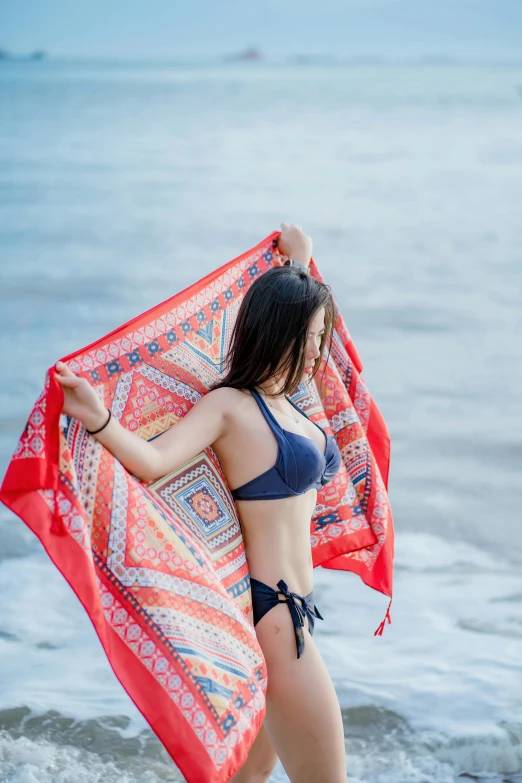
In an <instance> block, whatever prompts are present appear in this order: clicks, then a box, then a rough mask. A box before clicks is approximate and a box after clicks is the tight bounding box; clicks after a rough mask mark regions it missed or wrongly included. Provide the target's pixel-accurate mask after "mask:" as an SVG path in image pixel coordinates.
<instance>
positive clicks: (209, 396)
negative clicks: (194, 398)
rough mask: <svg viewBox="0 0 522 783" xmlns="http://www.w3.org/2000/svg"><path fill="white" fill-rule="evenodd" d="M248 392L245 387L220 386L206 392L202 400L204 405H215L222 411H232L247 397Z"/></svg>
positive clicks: (248, 395)
mask: <svg viewBox="0 0 522 783" xmlns="http://www.w3.org/2000/svg"><path fill="white" fill-rule="evenodd" d="M249 397H250V394H249V392H248V390H247V389H236V388H234V387H233V386H220V387H219V388H217V389H212V390H211V391H209V392H207V393H206V394H205V395H204V397H203V398H202V400H201V401H200V402H202V401H203V400H205V404H206V405H211V406H213V407H214V406H215V407H216V408H219V409H220V410H221V411H222V412H223V413H232V412H234V411H235V410H237V407H238V405H241V403H242V402H243V401H244V400H246V399H248V398H249Z"/></svg>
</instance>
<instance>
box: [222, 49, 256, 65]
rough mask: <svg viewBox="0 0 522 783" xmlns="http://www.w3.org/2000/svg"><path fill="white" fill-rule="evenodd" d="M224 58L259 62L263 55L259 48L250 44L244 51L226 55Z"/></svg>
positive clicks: (235, 60)
mask: <svg viewBox="0 0 522 783" xmlns="http://www.w3.org/2000/svg"><path fill="white" fill-rule="evenodd" d="M223 59H224V61H225V62H259V60H262V59H263V55H262V54H261V52H260V50H259V49H256V48H255V47H254V46H250V47H248V48H247V49H244V50H243V51H242V52H237V53H236V54H228V55H225V57H224V58H223Z"/></svg>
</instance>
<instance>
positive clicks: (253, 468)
mask: <svg viewBox="0 0 522 783" xmlns="http://www.w3.org/2000/svg"><path fill="white" fill-rule="evenodd" d="M230 391H231V392H232V393H233V395H234V400H233V402H234V404H233V414H232V415H231V417H230V421H229V426H228V431H227V434H226V436H224V437H223V438H220V440H219V441H218V442H216V443H215V444H214V450H215V451H216V454H217V456H218V458H219V460H220V463H221V466H222V468H223V472H224V474H225V478H226V479H227V482H228V484H229V486H230V487H232V488H235V487H238V486H241V485H243V484H244V483H246V482H247V481H250V480H251V479H252V478H254V477H256V476H259V475H261V474H262V473H264V472H265V471H266V470H268V469H269V468H271V467H272V466H273V465H275V463H276V460H277V453H278V446H277V441H276V439H275V437H274V435H273V433H272V431H271V430H270V427H269V426H268V424H267V422H266V421H265V419H264V417H263V415H262V413H261V411H260V410H259V408H258V406H257V403H256V402H255V400H254V399H253V397H252V396H251V395H250V394H249V392H243V391H239V390H235V389H231V390H230ZM275 415H276V414H275ZM276 417H277V418H278V420H279V422H280V423H281V425H282V426H283V427H284V428H285V429H287V430H289V431H293V432H296V433H298V434H300V435H304V436H306V437H309V438H310V439H311V440H314V441H315V442H316V443H317V445H318V446H319V448H321V449H322V448H323V447H324V436H323V435H322V433H321V432H320V431H319V430H318V429H317V427H315V426H314V425H313V424H312V423H311V422H309V421H308V420H307V419H306V418H305V417H304V416H303V417H301V416H299V414H298V415H297V418H298V421H297V422H294V421H293V420H292V419H290V418H289V419H288V421H287V420H285V421H283V417H282V416H281V417H280V418H279V417H278V416H276ZM316 499H317V491H316V490H315V489H311V490H309V491H308V492H306V493H305V494H303V495H297V496H293V497H289V498H282V499H278V500H238V501H236V505H237V510H238V514H239V519H240V521H241V527H242V530H243V539H244V542H245V552H246V557H247V561H248V567H249V571H250V576H252V577H253V578H254V579H259V580H260V581H261V582H265V584H267V585H269V586H270V587H273V588H274V589H276V590H277V583H278V582H279V580H280V579H284V580H285V582H286V583H287V584H288V586H289V588H290V590H291V591H292V592H294V593H298V594H299V595H308V593H310V592H311V591H312V589H313V566H312V553H311V546H310V520H311V517H312V514H313V511H314V508H315V504H316Z"/></svg>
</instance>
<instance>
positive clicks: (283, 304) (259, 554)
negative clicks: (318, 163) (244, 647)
mask: <svg viewBox="0 0 522 783" xmlns="http://www.w3.org/2000/svg"><path fill="white" fill-rule="evenodd" d="M281 229H282V230H281V235H280V237H279V249H280V251H281V252H282V253H283V254H284V255H286V256H288V258H289V259H291V264H290V266H285V267H277V268H273V269H270V270H269V271H268V272H266V273H265V274H264V275H262V276H261V277H260V278H258V279H257V280H256V281H255V282H254V283H253V284H252V285H251V287H250V288H249V290H248V292H247V294H246V296H245V298H244V300H243V302H242V305H241V308H240V310H239V314H238V317H237V321H236V324H235V327H234V333H233V336H232V343H231V348H230V352H229V355H228V357H227V367H226V370H227V371H226V374H225V377H224V378H223V380H222V382H221V383H220V384H218V385H217V386H216V387H215V388H214V389H213V390H212V391H210V392H209V393H208V394H206V395H205V396H204V397H203V398H202V399H201V400H200V401H199V402H198V403H197V404H196V405H194V407H193V408H192V409H191V410H190V411H189V412H188V413H187V415H186V416H185V417H184V418H183V419H181V420H180V421H179V422H178V424H176V426H175V427H172V428H171V429H170V430H168V431H167V432H165V433H163V435H162V436H161V437H160V438H156V439H154V440H153V441H150V442H147V441H145V440H143V439H141V438H140V437H138V436H137V435H134V434H133V433H131V432H129V431H128V430H126V429H124V428H123V427H121V425H120V424H119V423H118V422H117V421H115V420H114V419H113V418H111V416H110V413H108V411H107V410H106V409H105V408H104V407H103V405H102V403H101V402H100V399H99V398H98V396H97V395H96V393H95V392H94V390H93V388H92V387H91V386H90V385H89V383H88V381H87V380H86V379H80V378H77V377H76V376H75V375H74V374H73V373H72V372H71V371H70V370H69V369H68V367H67V366H66V365H64V364H63V363H60V362H59V363H58V364H57V365H56V370H57V379H58V381H59V382H60V384H61V385H62V387H63V390H64V412H65V413H66V414H67V415H69V416H74V417H76V418H78V419H80V421H82V423H83V424H84V425H85V427H86V428H87V430H88V431H89V432H90V433H91V434H93V435H95V437H96V438H97V439H98V440H99V441H100V443H102V444H103V445H104V446H105V447H106V448H108V449H109V450H110V451H111V452H112V453H113V454H114V455H115V457H116V458H117V459H118V460H119V461H120V462H121V463H122V464H123V465H124V466H125V467H126V468H127V470H129V471H130V472H131V473H133V474H134V475H136V476H138V477H139V478H141V479H143V480H147V481H148V480H152V479H155V478H158V477H160V476H164V475H166V474H168V473H170V472H172V471H174V470H176V469H177V468H180V467H181V466H182V465H184V464H185V463H186V462H188V461H189V460H190V459H192V458H193V457H194V456H195V455H197V454H199V453H200V452H201V451H203V450H204V449H206V448H207V447H209V446H212V448H213V449H214V450H215V452H216V454H217V456H218V457H219V460H220V462H221V466H222V468H223V471H224V474H225V477H226V479H227V482H228V484H229V486H230V487H231V488H233V489H232V494H233V496H234V498H235V500H236V503H237V509H238V514H239V517H240V520H241V525H242V530H243V538H244V543H245V551H246V557H247V561H248V567H249V571H250V577H251V588H252V600H253V605H254V623H255V629H256V634H257V638H258V640H259V644H260V646H261V648H262V650H263V654H264V657H265V659H266V664H267V675H268V686H267V710H266V717H265V721H264V724H263V727H262V729H261V730H260V732H259V734H258V736H257V738H256V740H255V742H254V744H253V746H252V748H251V751H250V753H249V756H248V759H247V761H246V763H245V764H244V766H243V767H242V768H241V770H240V771H239V772H238V773H237V775H236V776H235V777H234V778H233V781H234V783H262V781H267V780H268V779H269V778H270V774H271V772H272V770H273V768H274V766H275V764H276V762H277V758H278V756H279V758H280V759H281V761H282V764H283V766H284V768H285V770H286V772H287V774H288V777H289V778H290V780H291V781H292V783H306V782H307V781H309V782H310V783H312V781H313V782H314V783H344V781H346V763H345V748H344V734H343V725H342V719H341V711H340V707H339V703H338V700H337V696H336V694H335V690H334V687H333V683H332V680H331V678H330V676H329V674H328V671H327V669H326V667H325V664H324V662H323V660H322V658H321V656H320V654H319V651H318V649H317V647H316V645H315V643H314V640H313V636H312V634H313V623H314V617H320V614H319V612H318V611H317V610H316V608H315V606H314V603H313V593H312V584H313V566H312V555H311V546H310V520H311V516H312V514H313V511H314V508H315V505H316V496H317V489H318V488H319V487H320V486H322V485H323V484H325V483H326V482H327V481H329V480H331V478H333V476H334V475H335V473H336V472H337V470H338V468H339V466H340V454H339V451H338V448H337V445H336V443H335V441H334V439H333V438H331V437H328V436H326V434H325V433H324V432H323V430H321V428H319V427H318V426H317V425H315V424H313V423H312V422H311V421H310V419H308V417H307V416H306V415H305V414H303V413H302V412H301V411H300V410H299V408H297V406H295V405H294V404H293V403H292V402H291V401H290V400H289V399H288V396H287V395H288V394H291V393H292V392H293V391H294V390H295V389H296V387H297V385H298V384H299V383H300V382H302V381H310V380H311V379H312V378H313V376H314V374H315V373H316V372H317V370H318V368H319V364H320V358H321V354H322V351H323V348H324V347H325V345H326V344H327V342H328V339H329V337H330V336H331V330H332V326H333V319H334V304H333V300H332V297H331V294H330V290H329V289H328V287H327V286H325V285H324V284H322V283H319V282H318V281H316V280H314V279H313V278H311V277H309V276H308V274H307V270H308V265H309V263H310V259H311V254H312V242H311V239H310V237H309V236H307V235H306V234H305V233H304V232H303V231H302V229H301V227H300V226H296V225H290V226H288V225H287V224H285V223H282V224H281Z"/></svg>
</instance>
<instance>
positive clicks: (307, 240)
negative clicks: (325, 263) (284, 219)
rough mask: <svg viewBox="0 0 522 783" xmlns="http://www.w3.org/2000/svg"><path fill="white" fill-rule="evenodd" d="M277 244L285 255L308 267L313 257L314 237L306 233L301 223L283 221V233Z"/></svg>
mask: <svg viewBox="0 0 522 783" xmlns="http://www.w3.org/2000/svg"><path fill="white" fill-rule="evenodd" d="M277 245H278V248H279V250H280V252H281V253H283V255H285V256H288V258H291V259H293V260H294V261H299V263H300V264H304V265H305V266H306V267H308V265H309V264H310V260H311V258H312V238H311V237H309V236H308V234H305V233H304V231H303V229H302V227H301V226H300V225H296V224H295V223H290V225H288V223H281V234H280V235H279V239H278V240H277Z"/></svg>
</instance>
